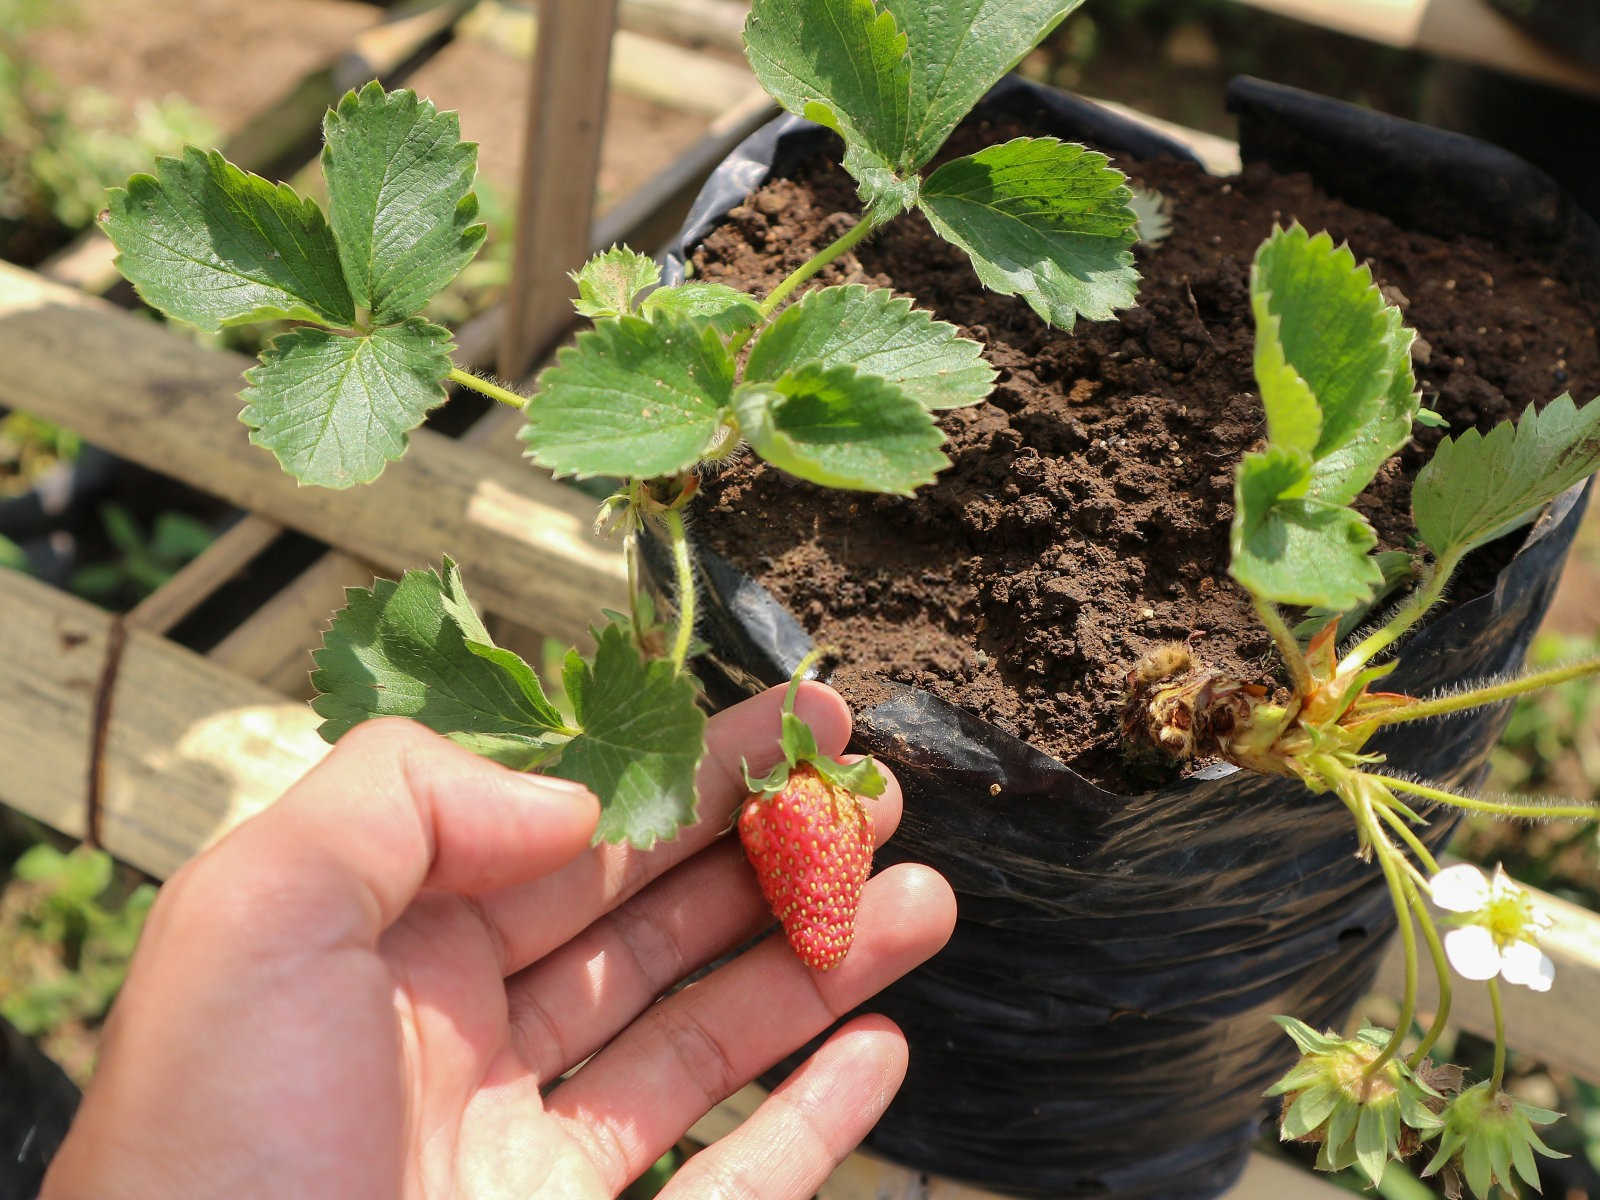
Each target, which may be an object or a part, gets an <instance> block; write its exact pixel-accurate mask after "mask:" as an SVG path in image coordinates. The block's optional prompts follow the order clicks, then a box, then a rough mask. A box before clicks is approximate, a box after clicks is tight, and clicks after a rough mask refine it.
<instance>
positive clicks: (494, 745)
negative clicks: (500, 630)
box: [311, 558, 573, 767]
mask: <svg viewBox="0 0 1600 1200" xmlns="http://www.w3.org/2000/svg"><path fill="white" fill-rule="evenodd" d="M312 658H313V660H314V661H315V663H316V670H315V671H313V672H312V675H311V684H312V686H313V687H314V688H316V690H317V692H318V693H319V695H318V696H317V698H316V700H315V701H314V702H313V703H312V706H311V707H312V710H313V711H314V712H316V714H317V715H318V716H320V717H322V718H323V723H322V725H321V727H320V728H319V729H318V732H319V733H320V734H321V735H322V736H323V737H324V738H326V739H327V740H328V741H330V742H333V741H337V740H338V739H339V738H341V737H343V736H344V735H345V734H346V733H348V732H349V731H350V730H351V729H353V728H354V727H355V726H356V725H358V724H360V723H361V722H363V721H367V720H371V719H373V718H375V717H384V716H399V717H410V718H411V719H412V720H415V721H420V722H421V723H422V724H424V725H426V726H427V727H428V728H429V729H432V730H434V731H435V732H438V733H442V734H446V735H448V736H451V737H455V738H457V739H458V740H460V741H461V742H462V743H463V744H464V745H467V746H468V747H469V748H471V749H473V750H475V751H477V752H478V753H481V754H485V755H486V756H487V757H490V758H494V759H496V760H497V761H501V762H508V763H509V764H510V765H516V766H519V767H526V766H528V765H531V763H530V762H528V761H526V760H528V759H529V758H530V755H529V750H530V748H531V747H534V746H541V747H542V757H543V758H548V757H550V754H551V753H552V752H553V751H554V750H555V749H556V748H558V747H559V743H560V740H563V739H564V738H566V737H570V736H571V734H572V732H573V731H572V730H570V729H568V728H566V726H565V723H564V722H563V721H562V719H561V714H560V713H559V712H557V711H556V709H555V706H554V705H552V704H551V703H550V702H549V700H547V699H546V698H545V695H544V691H543V689H542V688H540V687H539V682H538V679H537V677H535V676H534V674H533V672H532V671H531V670H529V669H528V668H527V666H526V664H523V663H522V662H521V660H520V659H516V656H515V655H511V654H510V652H509V651H505V650H499V649H498V648H497V647H495V646H494V645H493V644H492V643H491V642H490V641H489V638H488V634H487V633H486V632H485V631H484V628H483V624H482V622H480V621H479V620H478V618H477V616H476V614H474V613H473V612H472V608H471V605H470V603H469V601H468V600H467V596H466V592H465V590H464V589H463V587H462V583H461V573H460V571H459V570H458V569H457V568H456V565H455V563H453V562H451V561H450V560H449V559H448V558H447V559H445V560H444V565H443V567H442V568H441V569H440V570H439V571H407V572H406V573H405V575H404V576H403V577H402V578H401V580H400V581H399V582H398V583H396V582H394V581H393V580H388V579H380V580H377V581H376V582H374V583H373V585H372V587H371V588H370V589H367V588H351V589H350V590H349V591H347V592H346V593H345V607H344V608H343V609H342V610H341V611H340V612H338V613H337V614H336V615H335V616H334V618H333V625H332V627H331V628H329V630H328V631H327V633H325V634H323V637H322V648H321V649H320V650H318V651H316V652H315V653H314V654H313V655H312ZM508 658H510V659H515V661H516V663H517V666H518V667H520V669H515V668H513V669H509V670H508V669H507V659H508ZM531 757H532V758H533V760H534V761H538V758H539V755H533V756H531Z"/></svg>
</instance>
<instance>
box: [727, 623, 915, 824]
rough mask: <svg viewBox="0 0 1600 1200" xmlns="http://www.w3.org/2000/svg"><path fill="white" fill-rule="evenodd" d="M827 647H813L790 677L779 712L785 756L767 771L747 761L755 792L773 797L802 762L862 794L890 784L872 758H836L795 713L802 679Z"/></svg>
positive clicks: (875, 793) (878, 793)
mask: <svg viewBox="0 0 1600 1200" xmlns="http://www.w3.org/2000/svg"><path fill="white" fill-rule="evenodd" d="M824 653H825V651H823V650H813V651H812V652H811V653H810V654H807V655H806V656H805V657H804V658H802V659H801V660H800V665H799V666H797V667H795V669H794V674H793V675H791V676H790V677H789V689H788V691H787V692H785V693H784V697H783V711H782V713H781V715H780V716H779V725H780V727H779V732H778V747H779V749H781V750H782V751H783V758H782V759H781V760H780V761H779V762H778V763H777V764H776V765H774V766H773V768H772V770H770V771H768V772H767V773H766V774H765V775H760V776H757V775H752V774H751V773H750V764H749V763H748V762H745V763H744V764H743V767H744V782H745V787H747V788H748V789H749V790H750V794H751V795H752V796H757V797H762V798H765V799H770V798H771V797H773V796H775V795H777V794H778V793H779V792H781V791H782V790H783V789H784V786H785V785H786V784H787V783H788V782H789V776H790V775H791V774H793V773H794V771H795V770H796V769H797V768H798V767H800V766H802V765H806V766H809V767H810V768H811V769H812V770H814V771H815V772H816V773H817V774H818V775H820V776H822V778H823V779H825V780H827V781H828V782H829V783H832V784H835V785H837V786H838V787H841V788H844V789H846V790H848V791H850V792H853V793H855V794H856V795H858V796H881V795H883V789H884V788H885V787H886V786H887V783H886V782H885V780H884V778H883V772H881V771H879V770H878V764H877V763H875V762H873V761H872V759H870V758H863V759H861V760H860V761H859V762H853V763H841V762H835V761H834V760H833V759H831V758H829V757H828V756H827V755H826V754H823V753H822V752H821V751H820V750H818V749H817V738H816V735H815V734H814V733H812V732H811V726H809V725H807V724H806V723H805V722H804V721H803V720H801V719H800V718H799V717H797V716H796V715H795V711H794V702H795V696H796V695H797V694H798V693H799V691H800V681H801V680H802V679H804V678H805V677H806V673H807V672H808V671H809V670H810V669H811V668H812V667H813V666H814V665H815V664H816V662H817V660H818V659H820V658H821V657H822V656H823V654H824Z"/></svg>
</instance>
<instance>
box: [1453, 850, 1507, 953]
mask: <svg viewBox="0 0 1600 1200" xmlns="http://www.w3.org/2000/svg"><path fill="white" fill-rule="evenodd" d="M1452 869H1454V868H1452ZM1444 952H1445V957H1447V958H1448V959H1449V960H1450V965H1451V966H1452V967H1454V968H1455V969H1456V973H1457V974H1458V975H1460V976H1461V978H1463V979H1493V978H1494V977H1495V976H1496V975H1498V974H1500V948H1499V947H1498V946H1496V945H1495V944H1494V937H1493V936H1492V935H1491V934H1490V933H1489V931H1488V930H1487V929H1485V928H1484V927H1483V926H1482V925H1468V926H1466V927H1465V928H1462V929H1452V930H1451V931H1450V932H1449V933H1447V934H1445V935H1444Z"/></svg>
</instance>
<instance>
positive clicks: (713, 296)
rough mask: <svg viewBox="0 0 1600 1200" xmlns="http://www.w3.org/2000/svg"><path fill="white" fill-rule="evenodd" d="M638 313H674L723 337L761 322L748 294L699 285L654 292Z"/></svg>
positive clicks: (756, 304) (722, 286)
mask: <svg viewBox="0 0 1600 1200" xmlns="http://www.w3.org/2000/svg"><path fill="white" fill-rule="evenodd" d="M640 312H641V313H642V314H643V315H644V316H645V317H654V316H655V315H656V314H657V313H674V314H676V315H677V316H679V317H683V318H685V319H687V320H689V321H691V322H693V323H695V324H701V323H710V325H711V326H712V327H713V328H714V329H716V331H717V332H718V333H720V334H722V335H723V336H724V337H731V336H732V335H733V334H736V333H740V332H742V331H743V330H746V329H748V328H750V326H752V325H754V324H755V323H756V322H758V321H760V320H761V305H760V303H759V302H758V301H757V300H756V298H755V297H754V296H752V295H750V294H749V293H748V292H741V291H736V290H735V289H733V288H731V287H729V286H728V285H727V284H725V283H705V282H699V281H696V282H692V283H680V284H678V285H677V286H676V287H665V288H657V289H656V290H655V291H653V292H651V293H650V294H649V295H648V296H646V297H645V298H644V305H643V306H642V307H641V309H640Z"/></svg>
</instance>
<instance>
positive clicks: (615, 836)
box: [550, 624, 706, 848]
mask: <svg viewBox="0 0 1600 1200" xmlns="http://www.w3.org/2000/svg"><path fill="white" fill-rule="evenodd" d="M595 643H596V645H595V652H594V660H593V662H592V663H590V662H585V661H584V660H583V658H582V657H581V656H580V655H579V654H578V652H577V651H576V650H574V651H572V652H571V653H569V654H568V655H567V661H566V665H565V667H564V669H563V671H562V679H563V681H564V682H565V684H566V689H567V696H568V698H569V699H570V701H571V702H572V708H573V711H574V713H575V714H576V716H577V721H578V726H579V728H580V730H581V732H580V733H579V734H578V736H577V737H575V738H573V739H572V741H571V742H569V743H568V744H567V745H566V747H565V748H564V749H563V750H562V752H561V759H560V761H559V762H558V763H557V764H556V765H555V766H554V767H552V768H551V769H550V773H551V774H553V775H559V776H561V777H562V778H564V779H574V780H577V781H578V782H579V783H582V784H585V785H586V786H587V787H588V788H589V789H590V790H591V791H593V792H594V794H595V795H596V796H598V797H599V798H600V804H601V811H600V825H599V828H598V830H597V831H596V833H595V838H596V840H598V841H606V842H617V841H622V840H624V839H626V840H627V841H629V842H631V843H632V844H633V845H635V846H639V847H643V848H648V847H650V846H651V845H653V844H654V843H655V841H656V840H657V839H658V838H670V837H672V836H673V835H674V834H675V833H677V831H678V830H679V829H680V828H681V827H682V826H684V825H686V824H688V823H689V822H691V821H693V820H694V816H695V789H694V780H695V772H696V770H697V769H698V768H699V765H700V759H701V756H702V755H703V754H704V752H705V736H704V735H705V725H706V717H705V714H704V713H703V712H701V711H700V707H699V704H698V699H699V692H698V689H696V687H695V684H694V680H693V679H692V678H691V677H690V676H688V675H686V674H684V673H683V672H682V671H679V670H678V669H677V668H675V667H674V666H673V665H672V663H671V662H670V661H669V660H667V659H663V658H645V657H643V656H642V655H641V654H640V653H639V650H638V648H637V647H636V646H635V645H634V644H633V641H632V639H631V638H629V636H628V634H627V631H626V630H625V629H623V628H622V626H620V625H614V624H613V625H607V626H606V627H605V628H603V629H600V630H597V631H596V632H595Z"/></svg>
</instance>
